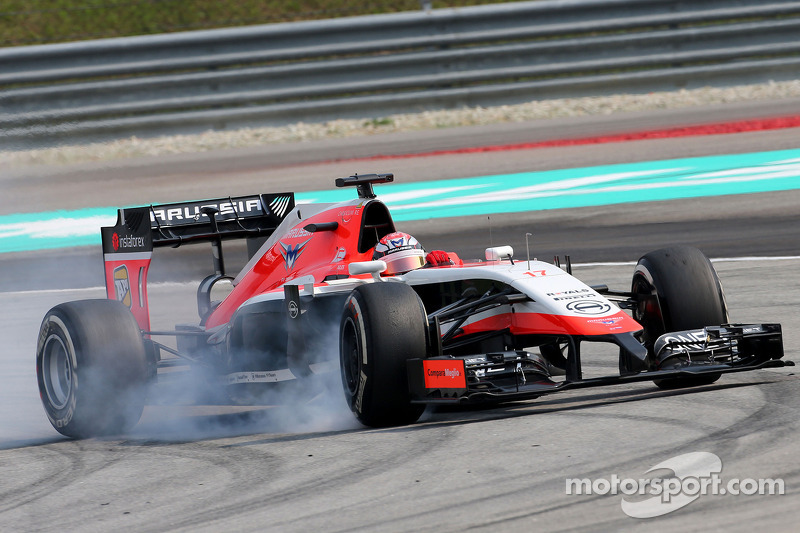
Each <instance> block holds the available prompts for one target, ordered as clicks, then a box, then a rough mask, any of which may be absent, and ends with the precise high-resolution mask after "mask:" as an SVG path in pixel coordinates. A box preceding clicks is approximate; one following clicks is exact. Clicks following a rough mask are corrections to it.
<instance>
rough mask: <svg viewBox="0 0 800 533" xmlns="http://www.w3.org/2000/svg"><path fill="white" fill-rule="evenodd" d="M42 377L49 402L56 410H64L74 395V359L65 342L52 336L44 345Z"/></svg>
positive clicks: (56, 336)
mask: <svg viewBox="0 0 800 533" xmlns="http://www.w3.org/2000/svg"><path fill="white" fill-rule="evenodd" d="M42 377H43V378H44V379H43V381H44V390H45V394H47V400H48V401H49V402H50V403H51V404H52V406H53V407H54V408H55V409H63V408H64V407H66V405H67V402H68V401H69V397H70V394H71V393H72V377H73V368H72V359H71V358H70V356H69V352H68V350H67V347H66V346H65V345H64V341H63V340H62V339H61V337H59V336H58V335H50V337H48V338H47V341H46V342H45V345H44V353H43V356H42Z"/></svg>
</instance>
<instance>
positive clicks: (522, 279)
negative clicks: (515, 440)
mask: <svg viewBox="0 0 800 533" xmlns="http://www.w3.org/2000/svg"><path fill="white" fill-rule="evenodd" d="M392 180H393V177H392V175H391V174H379V175H376V174H370V175H362V176H351V177H349V178H339V179H337V180H336V185H337V187H349V186H353V187H355V188H356V190H357V193H358V195H357V197H356V198H353V199H352V200H351V201H346V202H342V203H337V204H306V205H297V206H296V205H295V202H294V194H293V193H278V194H263V195H256V196H247V197H237V198H224V199H217V200H210V201H202V202H188V203H179V204H168V205H151V206H146V207H137V208H129V209H127V208H126V209H120V210H119V214H118V221H117V224H116V225H115V226H113V227H106V228H102V237H103V252H104V258H105V273H106V276H105V277H106V287H107V292H108V299H105V300H83V301H76V302H69V303H64V304H61V305H58V306H56V307H54V308H53V309H51V310H50V311H49V312H48V313H47V315H46V316H45V318H44V321H43V323H42V327H41V331H40V334H39V340H38V347H37V355H36V372H37V376H38V381H39V388H40V391H41V397H42V401H43V403H44V408H45V411H46V412H47V416H48V417H49V419H50V421H51V422H52V424H53V426H54V427H55V428H56V429H57V430H58V431H59V432H61V433H63V434H64V435H68V436H71V437H78V438H82V437H89V436H94V435H103V434H110V433H117V432H120V431H124V430H125V429H127V428H130V427H132V426H133V425H135V424H136V423H137V422H138V420H139V418H140V416H141V413H142V409H143V406H144V404H145V401H146V398H147V391H148V386H149V384H151V383H153V382H154V380H156V379H157V376H158V369H159V368H160V367H162V366H166V365H171V364H174V363H175V361H176V360H180V361H182V362H185V363H187V364H190V365H193V366H196V367H201V368H203V369H205V371H207V372H210V373H211V374H212V375H213V376H215V379H214V380H213V381H215V382H216V383H219V384H220V385H221V386H222V387H223V388H227V389H228V390H229V391H231V392H232V394H231V396H233V397H235V398H236V399H237V400H241V399H242V397H243V396H248V395H253V393H255V392H258V391H259V390H262V389H269V388H271V387H273V388H274V387H276V386H278V385H279V384H280V383H282V382H286V381H294V380H304V379H308V378H309V377H310V376H313V375H315V374H316V373H319V372H324V371H326V370H327V371H331V370H333V371H336V369H338V370H339V371H340V372H341V379H342V383H343V389H344V394H345V397H346V399H347V401H348V404H349V405H350V407H351V408H352V410H353V412H354V413H355V416H356V417H357V418H358V419H359V420H360V421H361V422H362V423H364V424H365V425H368V426H389V425H399V424H408V423H412V422H414V421H416V420H417V419H418V418H419V416H420V415H421V413H422V411H423V410H424V408H425V405H426V404H431V403H445V404H459V403H472V402H498V401H507V400H518V399H525V398H534V397H537V396H540V395H542V394H547V393H553V392H557V391H561V390H565V389H570V388H580V387H589V386H595V385H611V384H619V383H629V382H634V381H644V380H652V381H654V382H655V383H656V384H657V385H658V386H660V387H681V386H692V385H700V384H708V383H712V382H714V381H716V380H717V379H718V378H719V377H720V375H721V374H723V373H726V372H737V371H744V370H753V369H758V368H765V367H776V366H784V365H789V364H792V363H791V362H789V361H782V360H781V358H782V356H783V342H782V337H781V328H780V325H778V324H729V323H728V311H727V308H726V303H725V297H724V294H723V291H722V287H721V285H720V281H719V278H718V277H717V274H716V272H715V271H714V268H713V267H712V265H711V263H710V262H709V261H708V259H707V258H706V257H705V256H704V255H703V254H702V253H701V252H700V251H699V250H696V249H694V248H688V247H676V248H668V249H662V250H657V251H654V252H650V253H648V254H646V255H644V256H643V257H642V258H641V259H640V260H639V263H638V265H637V266H636V268H635V269H634V272H633V278H632V285H631V289H630V290H629V291H613V290H610V289H608V287H606V286H588V285H586V284H584V283H583V282H581V281H579V280H578V279H576V278H575V277H573V276H572V275H571V267H570V265H569V262H567V264H566V268H565V269H562V268H560V266H558V265H555V264H550V263H545V262H541V261H537V260H529V259H525V260H520V259H516V260H515V259H514V258H513V251H512V249H511V247H508V246H500V247H492V248H488V249H487V250H486V257H485V259H484V260H475V261H464V260H462V259H461V258H459V257H458V255H456V254H455V253H452V252H443V251H434V252H430V253H427V254H426V253H425V251H424V250H423V249H422V247H421V246H420V245H419V243H418V242H417V241H416V240H415V239H414V238H413V237H411V236H410V235H407V234H404V233H399V232H397V230H396V228H395V225H394V222H393V221H392V217H391V214H390V213H389V209H388V208H387V207H386V205H385V204H384V203H383V202H381V201H380V200H379V199H377V198H376V196H375V194H374V191H373V185H374V184H377V183H384V182H389V181H392ZM354 196H355V195H354ZM225 239H248V240H250V241H251V242H253V243H255V242H259V243H261V242H263V244H261V245H260V247H259V248H258V249H257V251H254V253H253V254H252V258H251V260H250V261H249V263H248V264H247V265H246V266H245V267H244V269H243V270H242V271H241V272H240V273H239V274H238V275H237V276H236V277H235V278H231V277H230V276H227V275H226V273H225V266H224V261H223V255H222V241H223V240H225ZM193 242H210V243H211V246H212V251H213V254H212V255H213V260H214V270H215V272H214V274H212V275H210V276H208V277H207V278H205V279H204V280H203V281H202V282H201V283H200V285H199V287H198V290H197V305H198V312H199V315H200V320H199V323H197V324H191V325H179V326H177V327H176V328H175V329H174V330H171V331H153V330H151V327H150V318H149V309H148V296H147V273H148V269H149V266H150V260H151V255H152V252H153V249H154V248H155V247H164V246H171V247H176V246H180V245H184V244H189V243H193ZM254 250H255V247H254ZM223 281H225V282H229V283H231V284H232V286H233V288H232V290H231V291H230V293H229V294H228V295H227V296H226V297H225V298H224V299H223V300H222V301H219V302H217V301H212V298H211V294H212V288H214V286H215V285H217V284H218V283H220V282H223ZM626 311H627V312H626ZM164 335H169V336H174V337H176V338H177V349H175V348H171V347H168V346H166V345H165V344H162V343H161V342H158V341H157V340H156V339H159V338H162V337H163V336H164ZM585 342H603V343H611V344H613V345H616V346H617V347H618V348H619V372H618V373H617V372H614V374H613V375H610V376H605V377H592V378H584V376H583V372H582V369H581V358H582V357H583V354H582V350H581V347H582V346H583V344H584V343H585ZM331 346H338V350H336V349H333V350H331V349H330V347H331ZM310 381H311V380H310ZM243 392H246V393H247V394H243Z"/></svg>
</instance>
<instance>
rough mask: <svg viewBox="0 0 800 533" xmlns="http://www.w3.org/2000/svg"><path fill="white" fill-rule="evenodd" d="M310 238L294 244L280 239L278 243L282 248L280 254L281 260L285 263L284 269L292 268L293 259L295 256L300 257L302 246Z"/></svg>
mask: <svg viewBox="0 0 800 533" xmlns="http://www.w3.org/2000/svg"><path fill="white" fill-rule="evenodd" d="M310 240H311V239H308V240H307V241H303V242H301V243H300V244H297V245H295V246H292V245H291V244H287V243H285V242H282V241H281V242H280V243H279V244H280V245H281V248H282V250H281V255H282V256H283V261H284V262H285V263H286V264H285V267H286V270H291V269H292V268H294V263H295V261H297V258H298V257H300V254H301V253H303V248H304V247H305V245H306V244H308V242H309V241H310Z"/></svg>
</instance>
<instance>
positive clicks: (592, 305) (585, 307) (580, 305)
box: [567, 300, 611, 315]
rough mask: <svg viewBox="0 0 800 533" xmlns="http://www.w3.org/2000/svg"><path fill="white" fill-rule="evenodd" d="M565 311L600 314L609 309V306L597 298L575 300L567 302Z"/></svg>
mask: <svg viewBox="0 0 800 533" xmlns="http://www.w3.org/2000/svg"><path fill="white" fill-rule="evenodd" d="M567 311H572V312H573V313H578V314H580V315H602V314H603V313H607V312H609V311H611V306H610V305H608V304H607V303H605V302H601V301H598V300H576V301H574V302H570V303H568V304H567Z"/></svg>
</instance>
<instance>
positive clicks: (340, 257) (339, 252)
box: [331, 246, 347, 263]
mask: <svg viewBox="0 0 800 533" xmlns="http://www.w3.org/2000/svg"><path fill="white" fill-rule="evenodd" d="M345 255H347V250H345V249H344V248H343V247H341V246H340V247H339V248H337V249H336V255H335V256H334V258H333V261H331V263H341V262H342V261H344V256H345Z"/></svg>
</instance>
